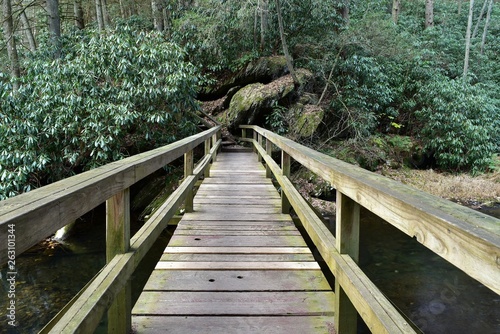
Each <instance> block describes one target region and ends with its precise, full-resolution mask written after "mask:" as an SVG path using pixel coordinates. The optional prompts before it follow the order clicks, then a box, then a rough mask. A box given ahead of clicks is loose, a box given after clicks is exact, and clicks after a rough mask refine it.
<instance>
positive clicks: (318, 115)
mask: <svg viewBox="0 0 500 334" xmlns="http://www.w3.org/2000/svg"><path fill="white" fill-rule="evenodd" d="M291 110H292V112H293V113H294V114H295V115H297V118H296V122H295V124H293V127H292V128H291V129H290V131H291V132H292V133H294V134H295V135H296V136H297V137H299V138H306V137H312V136H313V135H314V133H316V130H317V129H318V127H319V126H320V125H321V122H322V121H323V118H324V116H325V111H324V110H323V109H322V108H321V107H319V106H315V105H305V106H304V105H302V104H300V103H297V104H296V105H294V106H293V107H292V108H291Z"/></svg>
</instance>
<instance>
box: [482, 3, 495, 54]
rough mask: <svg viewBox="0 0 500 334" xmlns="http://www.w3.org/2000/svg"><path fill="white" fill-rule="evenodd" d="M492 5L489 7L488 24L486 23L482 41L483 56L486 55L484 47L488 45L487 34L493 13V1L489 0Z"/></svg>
mask: <svg viewBox="0 0 500 334" xmlns="http://www.w3.org/2000/svg"><path fill="white" fill-rule="evenodd" d="M489 1H490V4H489V6H488V13H487V14H486V22H485V23H484V29H483V37H482V39H481V54H483V53H484V45H485V44H486V34H487V32H488V26H489V24H490V19H491V11H492V9H493V0H489Z"/></svg>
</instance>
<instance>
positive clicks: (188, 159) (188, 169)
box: [184, 150, 194, 212]
mask: <svg viewBox="0 0 500 334" xmlns="http://www.w3.org/2000/svg"><path fill="white" fill-rule="evenodd" d="M193 169H194V161H193V150H191V151H189V152H187V153H184V178H187V177H188V176H191V175H193ZM184 209H185V212H193V189H191V190H189V192H188V194H187V197H186V201H185V202H184Z"/></svg>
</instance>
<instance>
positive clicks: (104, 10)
mask: <svg viewBox="0 0 500 334" xmlns="http://www.w3.org/2000/svg"><path fill="white" fill-rule="evenodd" d="M101 10H102V18H103V19H104V29H106V27H110V26H111V18H110V17H109V12H108V2H107V0H101Z"/></svg>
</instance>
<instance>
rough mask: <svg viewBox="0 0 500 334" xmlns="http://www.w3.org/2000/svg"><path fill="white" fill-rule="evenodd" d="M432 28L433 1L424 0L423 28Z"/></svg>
mask: <svg viewBox="0 0 500 334" xmlns="http://www.w3.org/2000/svg"><path fill="white" fill-rule="evenodd" d="M430 27H434V0H425V28H426V29H427V28H430Z"/></svg>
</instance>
